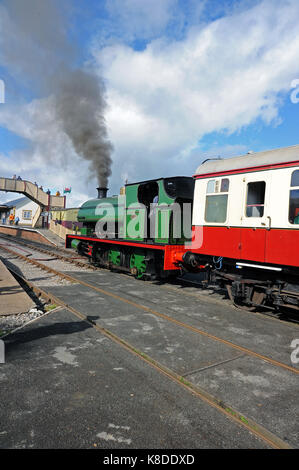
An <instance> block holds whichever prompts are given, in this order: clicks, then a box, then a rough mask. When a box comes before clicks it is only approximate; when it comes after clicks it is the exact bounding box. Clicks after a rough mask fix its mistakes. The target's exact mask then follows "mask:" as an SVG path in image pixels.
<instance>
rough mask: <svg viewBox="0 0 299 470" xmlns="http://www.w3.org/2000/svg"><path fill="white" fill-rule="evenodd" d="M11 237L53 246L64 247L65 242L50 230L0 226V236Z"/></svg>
mask: <svg viewBox="0 0 299 470" xmlns="http://www.w3.org/2000/svg"><path fill="white" fill-rule="evenodd" d="M1 233H3V234H4V235H11V236H12V237H15V238H21V239H22V240H29V241H34V242H39V243H44V244H45V245H51V246H53V245H55V246H60V247H64V245H65V242H64V240H63V239H62V238H60V237H58V235H55V233H53V232H51V230H49V229H46V228H39V229H34V228H30V227H16V226H15V225H1V224H0V234H1Z"/></svg>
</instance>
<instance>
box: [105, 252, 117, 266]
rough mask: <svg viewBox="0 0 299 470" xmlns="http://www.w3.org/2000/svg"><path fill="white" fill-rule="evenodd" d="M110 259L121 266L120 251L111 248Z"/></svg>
mask: <svg viewBox="0 0 299 470" xmlns="http://www.w3.org/2000/svg"><path fill="white" fill-rule="evenodd" d="M108 261H109V262H110V263H112V264H114V265H116V266H120V251H117V250H109V254H108Z"/></svg>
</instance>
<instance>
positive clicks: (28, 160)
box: [0, 97, 96, 207]
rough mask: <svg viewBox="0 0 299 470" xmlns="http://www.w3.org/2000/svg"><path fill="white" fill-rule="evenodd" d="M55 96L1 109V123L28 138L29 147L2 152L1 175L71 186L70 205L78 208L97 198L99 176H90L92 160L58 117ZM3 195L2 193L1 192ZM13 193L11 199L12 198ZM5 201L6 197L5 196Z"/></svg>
mask: <svg viewBox="0 0 299 470" xmlns="http://www.w3.org/2000/svg"><path fill="white" fill-rule="evenodd" d="M53 106H54V104H53V100H52V98H51V97H49V98H45V99H40V100H33V101H32V102H31V103H29V104H24V105H22V106H20V105H18V106H17V105H16V106H9V105H6V106H5V107H3V108H1V113H0V125H2V126H4V127H6V128H7V129H9V130H11V131H12V132H14V133H16V134H18V135H19V136H21V137H23V138H25V139H28V147H27V148H24V149H22V150H15V151H13V152H11V153H10V155H9V156H7V155H0V175H1V176H4V177H9V178H11V177H12V175H13V174H17V175H20V176H21V177H22V179H27V180H29V181H33V182H35V181H37V183H38V185H42V186H43V188H44V189H45V190H47V189H48V188H50V189H52V188H53V189H56V190H57V189H58V190H60V192H62V191H63V189H64V188H65V187H68V186H71V187H72V192H71V193H70V194H67V206H68V207H74V206H75V207H76V206H78V205H80V204H81V203H83V202H84V201H85V200H86V199H88V198H90V197H96V190H95V187H96V179H94V180H89V179H88V178H89V177H88V174H89V171H88V163H87V162H86V161H84V160H82V159H81V158H79V157H78V156H77V154H76V152H75V151H74V149H73V146H72V144H71V142H70V140H69V139H68V137H67V136H66V135H65V134H64V133H63V132H61V128H60V126H59V125H57V122H56V120H55V113H54V109H53ZM1 196H2V195H1ZM12 198H13V197H11V195H10V196H9V199H12ZM1 200H3V198H1Z"/></svg>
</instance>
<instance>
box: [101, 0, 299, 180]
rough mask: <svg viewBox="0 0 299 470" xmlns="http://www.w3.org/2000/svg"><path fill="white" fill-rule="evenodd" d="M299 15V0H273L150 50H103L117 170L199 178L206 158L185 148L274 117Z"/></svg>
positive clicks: (298, 35)
mask: <svg viewBox="0 0 299 470" xmlns="http://www.w3.org/2000/svg"><path fill="white" fill-rule="evenodd" d="M298 17H299V3H298V1H293V0H290V1H286V2H283V3H282V2H279V1H275V0H274V1H273V0H272V1H268V0H265V1H263V2H261V3H260V4H258V5H257V6H254V7H252V8H249V9H247V10H246V11H242V12H241V13H240V12H239V13H235V14H232V15H230V16H226V17H223V18H221V19H219V20H217V21H215V22H213V23H210V24H208V25H207V26H205V27H204V28H203V27H202V26H201V27H200V28H195V27H193V28H192V29H191V30H190V31H189V34H188V35H187V37H186V38H185V39H184V40H181V41H174V40H172V41H170V39H169V38H161V39H159V40H154V41H152V42H151V43H150V44H148V46H147V48H146V49H145V50H143V51H136V50H133V48H132V47H129V46H128V45H121V44H117V45H112V46H107V47H105V48H104V49H101V50H96V49H94V50H93V53H94V56H95V59H96V61H97V64H98V66H99V68H100V70H101V73H104V77H105V80H106V85H107V92H108V103H109V110H108V112H107V123H108V126H109V130H110V137H111V139H112V142H113V143H114V145H115V155H114V160H115V164H114V167H116V168H117V171H118V173H120V174H127V173H129V177H130V180H132V179H134V178H135V177H136V178H139V177H142V175H143V176H144V177H146V176H148V177H151V176H157V175H159V174H161V173H162V174H163V173H164V172H166V173H167V174H173V173H178V172H179V171H182V170H184V173H185V174H192V172H193V171H194V169H195V168H196V166H197V164H198V162H195V161H194V162H190V161H188V159H187V157H186V153H187V154H188V152H186V149H188V148H191V149H192V148H194V147H196V145H197V143H198V140H199V139H200V138H202V137H203V136H204V135H205V134H207V133H210V132H215V131H223V130H225V131H226V132H229V133H231V132H235V131H237V130H240V129H241V128H242V127H244V126H247V125H249V124H251V123H252V122H254V121H255V120H256V119H257V118H261V119H263V120H264V121H265V123H267V124H269V123H272V122H273V121H275V120H276V119H277V118H278V116H279V104H280V102H279V94H280V93H281V92H283V91H284V92H286V91H287V90H288V89H289V87H290V83H291V80H292V79H293V78H294V77H295V76H296V73H297V70H298V61H297V59H298V50H299V30H298V24H297V19H298ZM182 155H185V157H184V161H181V159H182ZM141 162H142V163H141ZM186 164H188V165H190V166H189V167H187V165H186ZM116 177H117V175H116V174H114V178H116Z"/></svg>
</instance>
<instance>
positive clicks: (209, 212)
mask: <svg viewBox="0 0 299 470" xmlns="http://www.w3.org/2000/svg"><path fill="white" fill-rule="evenodd" d="M228 191H229V179H228V178H223V179H221V180H220V179H219V180H210V181H209V182H208V185H207V193H208V194H210V196H206V210H205V221H206V222H212V223H213V222H214V223H217V224H223V223H224V222H225V221H226V214H227V200H228V194H219V193H228Z"/></svg>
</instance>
